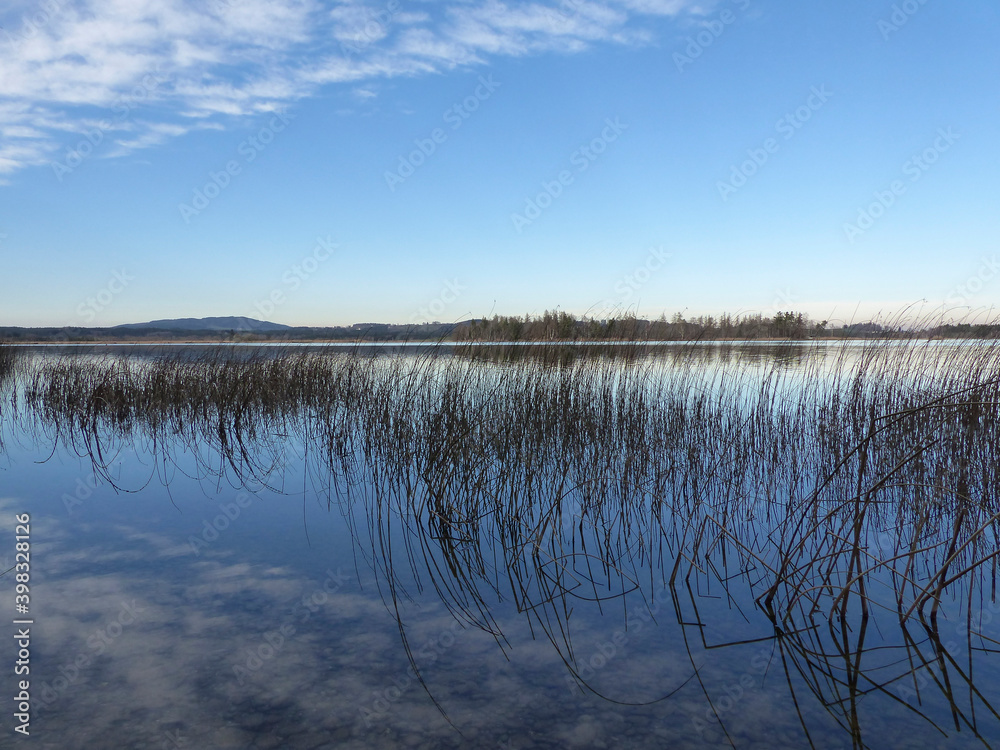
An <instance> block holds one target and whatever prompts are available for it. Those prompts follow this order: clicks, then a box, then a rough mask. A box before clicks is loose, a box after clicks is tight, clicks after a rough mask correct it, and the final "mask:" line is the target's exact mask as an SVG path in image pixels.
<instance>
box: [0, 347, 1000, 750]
mask: <svg viewBox="0 0 1000 750" xmlns="http://www.w3.org/2000/svg"><path fill="white" fill-rule="evenodd" d="M998 383H1000V347H998V346H997V345H996V344H995V343H994V342H976V341H971V342H969V341H967V342H910V341H904V342H896V341H884V340H882V341H873V342H843V343H840V342H800V343H759V342H757V343H754V342H743V343H721V344H704V345H701V344H673V345H666V344H664V345H659V346H649V347H641V346H637V345H626V344H621V345H602V346H592V347H580V346H577V347H571V346H546V347H536V346H530V347H529V346H499V345H498V346H488V345H483V346H477V347H465V348H463V347H451V346H446V345H440V346H433V347H428V346H417V347H367V346H366V347H347V348H343V347H341V348H336V347H316V346H307V347H296V348H292V347H184V346H180V347H156V346H147V347H90V346H78V347H19V348H11V349H8V350H7V353H6V354H5V355H4V356H0V519H2V523H0V529H2V532H3V533H2V538H3V539H4V540H5V541H3V542H2V543H0V563H3V564H2V569H3V570H5V571H6V570H8V568H13V569H12V570H10V571H8V572H7V573H6V574H5V575H4V576H3V577H2V578H0V599H2V601H3V602H4V603H3V604H2V607H3V608H4V611H5V612H7V614H8V615H9V616H10V617H11V620H12V621H13V620H17V619H20V620H25V619H27V620H30V621H31V622H30V626H22V625H16V624H9V625H8V627H9V628H10V630H9V632H10V633H11V634H13V635H16V634H17V633H18V632H19V631H20V630H22V629H23V628H24V627H29V629H30V645H29V646H28V650H29V651H30V663H29V664H28V665H27V666H28V667H29V670H30V671H29V672H28V673H26V674H25V675H22V676H16V675H15V674H14V669H15V667H14V664H15V663H16V662H17V661H18V658H19V656H18V655H19V649H20V646H19V645H18V643H17V642H16V638H11V637H7V638H5V639H4V641H5V643H6V645H5V646H4V647H3V649H2V654H3V661H4V663H5V664H6V665H7V666H6V667H5V668H4V671H3V678H2V679H0V686H2V688H3V691H4V697H5V699H7V700H8V701H11V699H14V698H16V696H18V694H19V690H20V687H19V686H18V684H17V681H18V680H22V679H28V680H29V681H30V686H29V689H28V691H27V692H28V693H29V694H30V701H28V702H29V703H30V711H29V715H30V730H29V731H30V734H31V736H32V737H33V740H32V743H33V744H34V745H35V746H37V747H52V748H77V747H79V748H92V747H119V748H132V747H136V748H139V747H156V748H160V747H164V748H171V747H188V748H216V747H217V748H230V747H231V748H317V747H344V748H369V747H376V748H395V747H407V748H438V747H446V748H450V747H454V748H458V747H483V748H515V749H516V748H524V749H527V748H567V747H568V748H574V747H577V748H590V747H607V748H662V747H678V748H686V747H692V748H694V747H738V748H774V747H816V748H841V747H844V748H856V747H875V748H881V747H898V748H944V747H947V748H954V747H970V748H971V747H984V746H985V747H995V746H1000V714H998V703H1000V699H998V696H1000V654H998V651H1000V603H998V601H997V595H996V594H997V592H996V581H997V553H998V538H1000V537H998V534H1000V507H998V506H1000V499H998V489H1000V468H998V467H1000V460H998V459H1000V456H998V453H1000V448H998V446H1000V440H998V437H1000V436H998V434H997V432H998V427H997V425H998V421H997V415H998V412H1000V385H998ZM24 514H27V515H28V516H30V520H29V521H28V522H27V523H25V524H24V525H25V526H29V525H30V532H29V533H27V534H24V533H22V534H21V536H27V537H30V539H29V542H27V543H30V573H29V574H25V575H24V577H23V578H22V579H16V578H15V576H17V575H18V574H19V573H21V572H22V570H23V569H18V568H16V564H17V563H18V562H19V560H18V559H17V558H16V556H15V555H16V551H17V548H16V547H15V544H16V541H17V540H16V539H15V536H16V531H15V529H16V527H17V526H18V524H19V523H21V521H24V520H26V519H25V518H24ZM19 519H20V520H19ZM22 543H24V542H22ZM22 549H24V548H22ZM18 584H21V585H23V586H24V588H23V589H21V590H19V591H16V590H15V588H16V586H17V585H18ZM21 592H26V593H21ZM19 593H21V595H23V596H28V597H29V599H28V600H25V601H30V605H28V606H27V609H28V611H27V612H26V613H21V614H18V613H17V612H16V611H15V596H16V595H18V594H19ZM18 601H20V600H18ZM11 702H14V703H15V705H17V704H18V701H17V700H14V701H11ZM9 705H10V703H8V706H9ZM11 721H12V719H11V715H10V712H8V714H7V718H6V720H5V722H4V724H5V726H4V730H3V731H4V732H5V733H7V732H12V731H13V730H12V729H11V728H10V726H9V725H10V723H11ZM13 723H14V724H15V725H18V724H24V722H23V721H22V720H13Z"/></svg>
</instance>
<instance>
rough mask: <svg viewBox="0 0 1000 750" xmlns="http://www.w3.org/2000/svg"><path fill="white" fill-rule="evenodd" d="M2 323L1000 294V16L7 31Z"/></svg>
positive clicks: (949, 9) (872, 307)
mask: <svg viewBox="0 0 1000 750" xmlns="http://www.w3.org/2000/svg"><path fill="white" fill-rule="evenodd" d="M0 25H2V26H3V29H0V257H2V259H3V263H4V269H5V278H6V283H5V285H4V290H3V302H2V305H0V318H2V320H0V323H2V324H6V325H29V326H30V325H94V326H97V325H115V324H118V323H125V322H137V321H143V320H150V319H155V318H164V317H189V316H194V317H202V316H210V315H248V316H251V317H256V318H264V319H269V320H273V321H276V322H280V323H287V324H290V325H324V324H329V325H334V324H346V323H353V322H370V321H384V322H409V321H414V322H416V321H421V320H443V321H452V320H460V319H464V318H467V317H469V316H477V317H478V316H483V315H487V314H490V313H500V314H524V313H540V312H542V311H543V310H544V309H546V308H550V309H551V308H555V307H557V306H558V307H559V309H561V310H566V311H570V312H573V313H577V314H583V313H587V312H589V313H590V314H592V315H596V316H598V317H600V316H603V315H604V314H606V311H610V310H631V311H634V312H638V313H639V314H640V315H645V316H649V317H656V316H659V315H660V314H661V313H662V312H666V313H667V314H668V315H670V314H672V313H673V312H678V311H684V314H685V315H688V316H690V315H698V314H718V313H720V312H722V311H728V312H731V313H740V312H763V313H765V314H771V313H773V312H774V311H776V310H785V309H795V310H801V311H805V312H807V313H808V314H810V315H812V316H813V317H815V318H820V319H824V318H828V319H833V320H843V319H850V318H853V317H857V316H862V317H867V316H870V315H875V314H878V313H883V314H888V313H894V312H896V311H898V310H901V309H902V308H904V307H906V306H907V305H911V304H913V303H918V305H917V307H916V308H912V309H915V310H922V311H923V312H929V311H931V310H939V309H941V308H942V306H944V307H948V308H955V309H957V310H958V313H959V314H964V313H965V312H967V311H969V310H974V311H982V310H987V309H989V308H990V307H991V306H994V305H1000V267H998V265H997V254H998V250H1000V248H998V246H997V239H996V238H997V237H998V236H1000V231H998V230H1000V218H998V217H1000V212H998V211H997V201H996V198H997V187H996V172H997V167H998V164H1000V108H998V107H997V101H998V96H997V94H998V76H997V73H998V71H1000V64H998V63H1000V49H998V47H997V45H996V39H997V38H998V31H1000V8H998V7H997V6H996V4H995V3H991V2H987V0H970V1H969V2H963V3H951V4H946V3H944V2H943V1H942V0H926V2H923V3H921V2H920V1H919V0H907V2H902V3H895V4H894V3H892V2H865V3H846V4H834V3H801V2H789V1H788V0H719V1H718V2H691V1H689V0H602V1H601V2H596V1H594V2H591V1H590V0H561V1H560V0H556V1H555V2H549V3H514V2H509V3H501V2H486V3H467V2H421V1H420V0H376V1H373V2H359V1H356V0H349V1H348V2H337V3H333V2H327V1H324V2H319V1H317V0H208V1H207V2H197V3H196V2H184V1H183V0H118V2H106V1H102V2H96V0H94V1H91V0H84V1H81V0H44V1H43V2H42V3H41V4H39V3H38V2H31V3H27V2H25V3H20V2H7V3H5V5H4V9H3V10H0Z"/></svg>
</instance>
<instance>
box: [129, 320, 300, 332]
mask: <svg viewBox="0 0 1000 750" xmlns="http://www.w3.org/2000/svg"><path fill="white" fill-rule="evenodd" d="M115 328H158V329H160V330H164V331H258V332H259V331H287V330H290V329H291V326H285V325H281V324H280V323H268V322H267V321H265V320H254V319H253V318H243V317H228V318H171V319H169V320H151V321H150V322H148V323H125V324H124V325H120V326H115Z"/></svg>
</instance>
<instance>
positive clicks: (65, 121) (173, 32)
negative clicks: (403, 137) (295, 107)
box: [0, 0, 701, 173]
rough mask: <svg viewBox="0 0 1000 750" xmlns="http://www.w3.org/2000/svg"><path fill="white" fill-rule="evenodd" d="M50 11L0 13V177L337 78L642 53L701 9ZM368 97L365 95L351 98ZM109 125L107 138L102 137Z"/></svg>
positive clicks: (560, 0) (237, 3)
mask: <svg viewBox="0 0 1000 750" xmlns="http://www.w3.org/2000/svg"><path fill="white" fill-rule="evenodd" d="M422 8H425V9H426V10H424V9H421V10H419V11H418V10H416V9H414V8H412V7H410V6H409V4H408V3H406V2H403V0H370V1H366V0H339V1H337V2H329V1H326V2H323V1H321V0H43V2H41V3H40V4H37V5H27V4H23V5H21V6H19V7H17V6H15V8H14V10H11V9H10V8H8V10H7V12H6V13H0V23H2V24H3V26H4V28H3V29H2V30H0V138H2V141H0V173H11V172H14V171H16V170H18V169H21V168H24V167H28V166H35V165H40V164H44V163H46V162H48V161H51V160H52V159H53V158H56V157H57V156H58V155H59V154H60V153H62V152H64V151H66V150H68V149H70V148H72V146H73V144H74V143H75V141H76V137H77V135H78V134H80V133H83V132H85V131H86V130H87V129H88V128H91V129H92V128H93V127H95V125H94V123H97V124H98V125H97V126H98V127H101V129H102V131H103V132H115V131H127V132H128V133H129V137H128V138H120V139H118V140H115V141H112V139H110V138H109V139H108V140H109V142H113V143H114V144H115V147H114V149H113V150H112V151H110V152H109V153H105V154H104V155H105V156H109V155H121V154H124V153H128V152H130V151H134V150H137V149H142V148H149V147H151V146H155V145H158V144H160V143H163V142H164V141H165V140H167V139H169V138H174V137H178V136H180V135H183V134H184V133H186V132H188V131H190V130H192V129H201V128H204V127H206V123H209V124H210V126H213V127H218V126H221V125H223V124H225V125H228V124H229V123H230V122H231V120H232V118H237V117H245V116H250V115H254V114H258V113H261V112H270V111H274V110H277V109H281V108H283V107H287V106H289V105H291V104H292V103H293V102H295V101H296V100H297V99H300V98H302V97H306V96H310V95H312V94H313V93H315V92H316V90H317V89H318V88H319V87H320V86H323V85H327V84H332V83H353V84H362V83H367V84H371V83H374V82H375V81H376V80H377V79H381V78H390V77H394V76H414V75H421V74H426V73H433V72H437V71H442V70H448V69H451V68H454V67H456V66H462V65H478V64H485V63H486V62H488V60H489V58H490V57H491V56H524V55H530V54H538V53H541V52H548V51H557V52H563V53H570V52H578V51H581V50H585V49H587V48H588V47H589V46H590V45H592V44H595V43H611V44H641V43H644V42H646V41H648V40H649V39H650V34H649V31H648V30H647V29H643V28H642V27H641V24H642V21H643V18H648V17H650V16H664V15H666V16H673V15H678V14H682V13H691V14H698V13H700V12H701V8H700V6H699V5H698V4H697V0H603V1H597V0H552V1H551V3H550V4H545V3H540V2H522V3H515V2H501V1H500V0H489V1H488V2H486V3H485V4H477V3H467V2H462V1H461V0H449V1H447V2H442V3H438V4H435V5H434V6H431V4H425V5H423V6H422ZM368 93H374V89H372V88H371V86H370V85H367V86H359V87H358V88H356V89H355V94H356V95H357V96H359V97H362V98H364V97H367V96H368ZM101 123H103V127H102V126H101Z"/></svg>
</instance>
